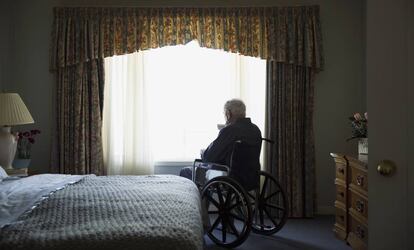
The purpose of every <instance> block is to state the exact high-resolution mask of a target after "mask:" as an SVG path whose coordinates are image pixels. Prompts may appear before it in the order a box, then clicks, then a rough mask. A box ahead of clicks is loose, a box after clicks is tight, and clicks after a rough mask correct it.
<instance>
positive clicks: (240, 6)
mask: <svg viewBox="0 0 414 250" xmlns="http://www.w3.org/2000/svg"><path fill="white" fill-rule="evenodd" d="M266 7H268V8H269V7H286V8H289V7H319V5H316V4H309V5H257V6H251V5H237V6H234V5H229V6H213V5H212V6H191V5H188V6H186V5H184V6H182V5H180V6H170V5H168V6H167V5H160V6H155V5H151V6H136V5H129V6H128V5H127V6H121V5H88V6H82V5H81V6H79V5H72V6H71V5H69V6H67V5H64V6H63V5H62V6H54V7H53V8H266Z"/></svg>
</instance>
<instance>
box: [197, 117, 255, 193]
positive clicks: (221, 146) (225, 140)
mask: <svg viewBox="0 0 414 250" xmlns="http://www.w3.org/2000/svg"><path fill="white" fill-rule="evenodd" d="M238 140H240V141H242V142H243V143H244V144H246V145H248V146H249V149H248V150H249V155H251V157H253V158H254V159H249V166H241V167H239V169H234V170H230V173H231V172H233V174H231V175H233V176H234V175H236V177H237V176H240V178H242V179H243V178H244V177H243V176H248V175H251V174H252V173H253V172H254V173H256V172H257V171H258V170H260V161H259V157H260V150H261V146H262V135H261V132H260V129H259V128H258V127H257V126H256V125H255V124H253V123H252V122H251V120H250V118H241V119H238V120H237V121H236V122H235V123H233V124H230V125H228V126H226V127H224V128H222V129H221V130H220V132H219V135H218V137H217V138H216V139H215V140H214V141H213V142H212V143H211V144H210V145H209V146H208V148H207V149H206V150H205V151H204V154H203V156H202V160H203V161H204V162H214V163H218V164H224V165H227V166H230V159H231V154H232V151H233V147H234V145H235V142H236V141H238ZM246 168H248V169H246ZM254 175H255V177H253V176H252V178H250V179H251V180H246V181H244V180H241V179H240V178H236V179H237V180H238V181H239V182H242V183H241V184H242V185H243V184H245V185H248V184H247V182H250V183H252V182H254V183H255V182H256V177H257V176H256V174H254ZM253 179H254V180H253ZM248 186H251V185H248ZM249 189H250V188H249Z"/></svg>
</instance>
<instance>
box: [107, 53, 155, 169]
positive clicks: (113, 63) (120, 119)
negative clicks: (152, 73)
mask: <svg viewBox="0 0 414 250" xmlns="http://www.w3.org/2000/svg"><path fill="white" fill-rule="evenodd" d="M147 107H148V95H147V94H146V88H145V84H144V60H143V54H142V53H134V54H129V55H124V56H114V57H111V58H109V59H105V96H104V115H103V127H102V131H103V132H102V137H103V149H104V163H105V165H106V168H107V173H108V174H109V175H113V174H151V173H152V172H153V169H152V168H153V167H152V166H153V160H152V152H151V148H152V147H151V145H150V143H151V139H150V135H151V126H150V125H149V124H150V123H149V120H148V117H147V115H148V110H147Z"/></svg>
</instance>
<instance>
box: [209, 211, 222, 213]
mask: <svg viewBox="0 0 414 250" xmlns="http://www.w3.org/2000/svg"><path fill="white" fill-rule="evenodd" d="M218 213H219V211H208V214H218Z"/></svg>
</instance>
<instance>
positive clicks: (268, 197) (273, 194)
mask: <svg viewBox="0 0 414 250" xmlns="http://www.w3.org/2000/svg"><path fill="white" fill-rule="evenodd" d="M280 192H282V191H280V189H279V190H277V191H276V192H274V193H272V194H271V195H269V196H267V197H266V198H264V199H265V200H266V201H267V200H268V199H270V198H272V197H273V196H275V195H277V194H278V193H280Z"/></svg>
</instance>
